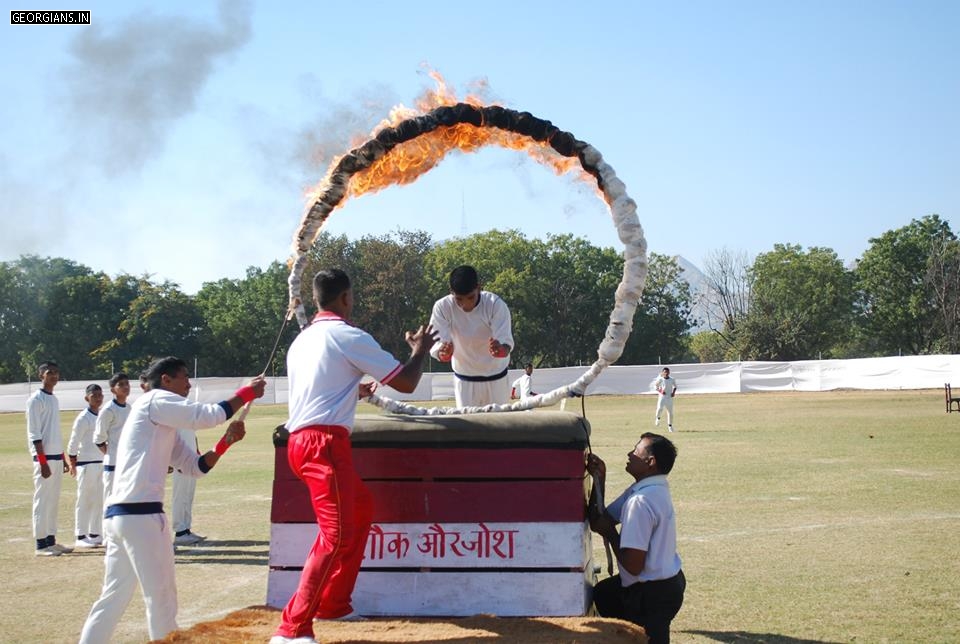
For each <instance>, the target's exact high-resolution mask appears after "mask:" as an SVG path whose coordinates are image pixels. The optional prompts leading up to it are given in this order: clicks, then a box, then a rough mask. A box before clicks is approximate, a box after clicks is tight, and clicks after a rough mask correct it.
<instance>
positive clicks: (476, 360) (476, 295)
mask: <svg viewBox="0 0 960 644" xmlns="http://www.w3.org/2000/svg"><path fill="white" fill-rule="evenodd" d="M430 324H431V326H433V328H434V329H435V330H436V332H437V335H438V336H439V338H440V342H439V343H438V344H435V345H433V348H432V349H431V350H430V355H432V356H433V357H434V358H436V359H437V360H439V361H440V362H452V363H453V365H452V366H453V375H454V376H455V377H454V396H455V397H456V400H457V407H481V406H483V405H490V404H497V405H504V404H506V403H507V402H508V401H509V400H510V384H509V382H508V381H507V367H508V366H509V364H510V351H511V350H512V349H513V332H512V331H511V329H510V309H509V308H507V304H506V302H504V301H503V300H502V299H500V297H499V296H497V295H494V294H493V293H490V292H489V291H484V290H482V289H481V284H480V278H479V277H478V275H477V271H476V269H475V268H473V267H472V266H458V267H457V268H455V269H453V270H452V271H451V272H450V294H449V295H447V296H445V297H442V298H440V299H439V300H437V301H436V303H435V304H434V305H433V313H432V315H431V316H430Z"/></svg>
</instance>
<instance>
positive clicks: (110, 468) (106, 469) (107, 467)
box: [103, 465, 117, 472]
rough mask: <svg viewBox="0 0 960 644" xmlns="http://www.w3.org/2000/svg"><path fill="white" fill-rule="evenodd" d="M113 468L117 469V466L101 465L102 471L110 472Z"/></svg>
mask: <svg viewBox="0 0 960 644" xmlns="http://www.w3.org/2000/svg"><path fill="white" fill-rule="evenodd" d="M115 469H117V466H116V465H104V466H103V471H104V472H112V471H114V470H115Z"/></svg>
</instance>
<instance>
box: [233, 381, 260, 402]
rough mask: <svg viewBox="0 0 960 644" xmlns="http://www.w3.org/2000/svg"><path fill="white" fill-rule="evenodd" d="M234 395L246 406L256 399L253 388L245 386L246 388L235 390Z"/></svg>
mask: <svg viewBox="0 0 960 644" xmlns="http://www.w3.org/2000/svg"><path fill="white" fill-rule="evenodd" d="M234 395H235V396H236V397H237V398H239V399H240V400H242V401H243V402H244V404H246V403H249V402H253V400H254V399H255V398H256V397H257V392H256V391H254V390H253V387H251V386H250V385H247V386H246V387H240V388H239V389H237V391H236V393H235V394H234Z"/></svg>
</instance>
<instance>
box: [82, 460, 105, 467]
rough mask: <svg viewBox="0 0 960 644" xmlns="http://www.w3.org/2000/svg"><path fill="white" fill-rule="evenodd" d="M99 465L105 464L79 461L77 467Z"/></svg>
mask: <svg viewBox="0 0 960 644" xmlns="http://www.w3.org/2000/svg"><path fill="white" fill-rule="evenodd" d="M97 463H103V461H77V467H80V466H81V465H96V464H97Z"/></svg>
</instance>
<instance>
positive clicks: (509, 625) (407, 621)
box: [162, 606, 647, 644]
mask: <svg viewBox="0 0 960 644" xmlns="http://www.w3.org/2000/svg"><path fill="white" fill-rule="evenodd" d="M279 621H280V611H278V610H276V609H274V608H269V607H266V606H251V607H250V608H244V609H242V610H238V611H235V612H233V613H230V614H229V615H227V616H226V617H224V618H223V619H220V620H217V621H215V622H203V623H200V624H196V625H195V626H193V627H192V628H190V629H187V630H182V631H176V632H175V633H171V634H170V635H169V636H167V637H166V638H165V639H163V640H162V641H163V642H167V643H169V644H173V643H176V644H186V643H191V644H200V643H203V644H228V643H229V644H240V643H245V642H260V643H265V642H268V641H269V640H270V636H271V635H273V633H274V629H276V627H277V624H278V623H279ZM315 630H316V635H317V641H318V642H323V643H324V644H366V643H367V642H371V643H372V642H379V643H383V642H444V643H445V644H468V643H470V642H487V641H490V642H497V643H498V644H505V643H506V642H516V643H517V644H521V643H522V644H567V643H570V644H572V643H574V642H576V643H577V644H620V643H623V644H626V643H628V642H629V643H630V644H642V643H645V642H646V641H647V638H646V636H645V635H644V633H643V629H641V628H640V627H639V626H636V625H634V624H631V623H629V622H623V621H620V620H616V619H603V618H601V617H494V616H492V615H475V616H473V617H456V618H435V617H430V618H428V617H411V618H399V619H398V618H389V617H382V618H373V619H368V620H365V621H362V622H324V623H322V624H321V623H317V625H316V629H315Z"/></svg>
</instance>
